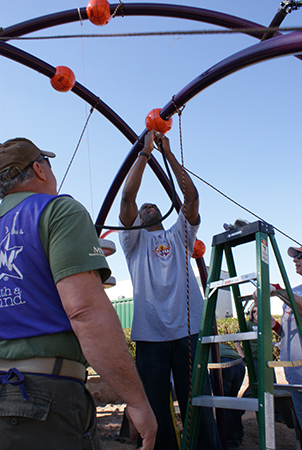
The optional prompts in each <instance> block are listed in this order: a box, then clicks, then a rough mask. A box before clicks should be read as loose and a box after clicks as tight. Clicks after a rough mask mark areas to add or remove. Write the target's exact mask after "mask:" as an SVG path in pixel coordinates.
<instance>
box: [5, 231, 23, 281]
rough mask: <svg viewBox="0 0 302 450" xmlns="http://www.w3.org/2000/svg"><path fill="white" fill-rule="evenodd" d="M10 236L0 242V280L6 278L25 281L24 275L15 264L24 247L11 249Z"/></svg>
mask: <svg viewBox="0 0 302 450" xmlns="http://www.w3.org/2000/svg"><path fill="white" fill-rule="evenodd" d="M9 241H10V234H7V235H6V236H5V238H4V239H3V240H2V241H1V242H0V280H2V278H4V277H10V278H18V279H20V280H22V279H23V275H22V273H21V272H20V270H19V269H18V267H17V266H16V264H15V260H16V258H17V256H18V255H19V253H20V252H22V250H23V246H15V247H11V248H9Z"/></svg>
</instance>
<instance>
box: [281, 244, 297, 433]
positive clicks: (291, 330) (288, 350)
mask: <svg viewBox="0 0 302 450" xmlns="http://www.w3.org/2000/svg"><path fill="white" fill-rule="evenodd" d="M287 253H288V255H289V256H290V257H291V258H293V261H294V263H295V265H296V272H297V273H298V274H299V275H302V247H290V248H289V249H288V250H287ZM293 294H294V297H295V301H296V303H297V307H298V311H299V314H300V316H302V284H300V285H299V286H296V287H294V288H293ZM281 325H282V331H281V352H280V359H281V361H298V360H300V359H302V342H301V337H300V334H299V331H298V327H297V323H296V319H295V316H294V313H293V310H292V309H291V308H290V307H289V306H287V305H286V304H285V303H284V305H283V315H282V322H281ZM284 372H285V376H286V380H287V381H288V383H289V384H300V385H302V366H297V367H285V368H284ZM291 396H292V400H293V404H294V408H295V411H296V414H297V417H298V419H299V423H300V427H301V428H302V392H298V391H291Z"/></svg>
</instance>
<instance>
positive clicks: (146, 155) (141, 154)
mask: <svg viewBox="0 0 302 450" xmlns="http://www.w3.org/2000/svg"><path fill="white" fill-rule="evenodd" d="M137 156H138V157H140V156H144V157H145V158H147V160H148V161H149V159H150V158H151V155H149V153H146V152H143V151H141V152H138V155H137Z"/></svg>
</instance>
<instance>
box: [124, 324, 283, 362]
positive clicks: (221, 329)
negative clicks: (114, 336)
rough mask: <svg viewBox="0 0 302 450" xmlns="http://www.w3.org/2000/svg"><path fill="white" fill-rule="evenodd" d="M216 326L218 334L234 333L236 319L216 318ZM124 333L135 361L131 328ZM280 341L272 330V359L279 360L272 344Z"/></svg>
mask: <svg viewBox="0 0 302 450" xmlns="http://www.w3.org/2000/svg"><path fill="white" fill-rule="evenodd" d="M274 318H275V319H276V320H277V321H278V322H279V323H281V316H274ZM217 328H218V334H234V333H237V331H238V328H239V326H238V320H237V319H236V318H234V317H228V318H226V319H219V320H217ZM124 335H125V339H126V342H127V345H128V349H129V352H130V355H131V356H132V358H133V360H134V361H135V342H132V341H131V328H124ZM279 341H280V336H278V335H277V333H275V332H274V331H272V344H273V359H274V360H279V355H280V350H279V348H278V347H275V346H274V344H275V343H277V342H279ZM229 344H230V345H231V347H232V348H234V350H236V349H235V347H234V342H233V341H230V342H229Z"/></svg>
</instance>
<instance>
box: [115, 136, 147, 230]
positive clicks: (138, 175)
mask: <svg viewBox="0 0 302 450" xmlns="http://www.w3.org/2000/svg"><path fill="white" fill-rule="evenodd" d="M154 133H155V132H154V130H152V131H150V132H149V133H147V134H146V136H145V141H144V148H143V152H144V153H146V154H147V155H151V153H152V150H153V140H154ZM147 162H148V158H147V157H146V156H144V155H141V156H139V158H138V159H137V160H136V162H135V163H134V165H133V166H132V168H131V170H130V172H129V174H128V176H127V179H126V182H125V186H124V189H123V193H122V200H121V210H120V220H121V222H122V224H123V225H124V226H125V227H130V226H131V225H132V224H133V222H134V220H135V219H136V217H137V214H138V208H137V204H136V196H137V193H138V190H139V188H140V185H141V182H142V176H143V173H144V170H145V168H146V165H147Z"/></svg>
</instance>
